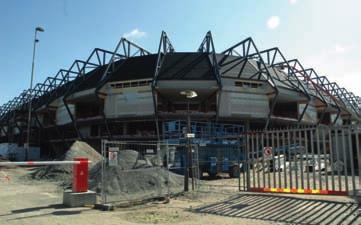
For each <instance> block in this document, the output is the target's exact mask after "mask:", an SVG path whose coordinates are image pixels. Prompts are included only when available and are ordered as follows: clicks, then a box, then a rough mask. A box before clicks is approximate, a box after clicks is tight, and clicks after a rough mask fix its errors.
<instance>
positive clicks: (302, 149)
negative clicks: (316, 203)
mask: <svg viewBox="0 0 361 225" xmlns="http://www.w3.org/2000/svg"><path fill="white" fill-rule="evenodd" d="M359 129H360V127H356V126H345V127H326V126H318V127H307V128H298V129H284V130H269V131H257V132H248V133H246V134H245V135H243V138H244V139H245V140H246V157H247V160H246V171H245V175H246V182H245V183H246V187H247V188H246V189H247V190H249V191H255V192H278V193H304V194H334V195H354V194H355V191H356V190H359V189H360V188H361V180H360V178H361V176H360V175H361V174H360V169H359V168H361V160H360V130H359Z"/></svg>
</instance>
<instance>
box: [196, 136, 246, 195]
mask: <svg viewBox="0 0 361 225" xmlns="http://www.w3.org/2000/svg"><path fill="white" fill-rule="evenodd" d="M245 159H246V157H245V151H244V143H243V142H242V139H240V138H239V136H237V137H227V138H216V137H214V138H213V139H212V140H211V141H209V142H208V143H207V142H204V143H199V147H198V163H197V166H198V170H199V177H198V179H197V180H198V186H197V191H201V192H238V191H241V190H246V183H245V181H246V179H245V173H243V171H244V170H245V167H244V165H245Z"/></svg>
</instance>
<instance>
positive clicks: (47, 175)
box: [30, 141, 183, 200]
mask: <svg viewBox="0 0 361 225" xmlns="http://www.w3.org/2000/svg"><path fill="white" fill-rule="evenodd" d="M75 157H86V158H88V159H89V160H90V161H92V163H91V164H90V165H89V189H90V190H94V191H96V192H98V193H100V192H101V190H102V187H104V191H105V193H106V194H107V195H108V196H113V197H116V198H117V200H119V198H124V199H125V198H127V199H129V198H138V197H139V198H144V197H147V196H150V197H152V196H153V195H159V194H162V193H163V194H166V193H168V191H170V192H172V193H178V192H181V191H182V189H183V176H181V175H177V174H175V173H172V172H169V171H168V170H167V169H165V168H162V167H160V166H159V164H158V162H159V159H158V157H156V156H153V157H152V158H149V157H144V158H141V157H140V154H139V153H138V152H137V151H134V150H122V151H120V152H119V154H118V165H117V166H114V167H106V168H105V169H104V185H102V183H101V181H102V173H101V164H102V162H101V159H102V156H101V155H100V154H99V153H98V152H97V151H96V150H95V149H93V148H92V147H91V146H89V145H88V144H87V143H85V142H80V141H76V142H74V144H73V145H72V146H71V148H70V149H69V150H68V151H67V152H66V154H65V155H64V156H63V157H62V158H61V159H60V160H72V159H73V158H75ZM58 160H59V159H58ZM72 169H73V168H72V166H69V165H57V166H46V167H39V168H36V169H35V170H34V172H33V173H31V174H30V177H31V179H37V180H43V179H45V180H49V181H55V182H57V183H59V185H61V186H63V187H64V188H69V187H70V186H71V185H72Z"/></svg>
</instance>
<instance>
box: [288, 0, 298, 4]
mask: <svg viewBox="0 0 361 225" xmlns="http://www.w3.org/2000/svg"><path fill="white" fill-rule="evenodd" d="M288 3H290V4H291V5H294V4H296V3H297V0H288Z"/></svg>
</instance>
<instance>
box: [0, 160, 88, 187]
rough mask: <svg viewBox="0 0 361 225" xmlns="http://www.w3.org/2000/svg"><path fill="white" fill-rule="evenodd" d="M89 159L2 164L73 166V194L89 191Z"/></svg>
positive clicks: (3, 163) (8, 164)
mask: <svg viewBox="0 0 361 225" xmlns="http://www.w3.org/2000/svg"><path fill="white" fill-rule="evenodd" d="M89 163H91V161H89V160H88V159H87V158H83V157H76V158H74V161H27V162H0V167H1V166H49V165H73V186H72V189H73V192H87V191H88V168H89Z"/></svg>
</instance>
